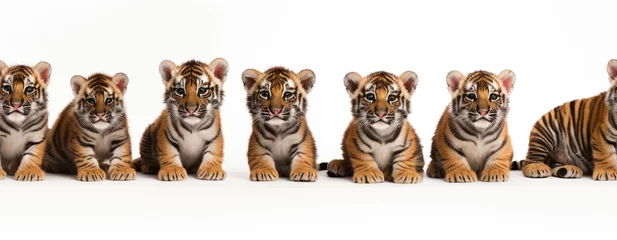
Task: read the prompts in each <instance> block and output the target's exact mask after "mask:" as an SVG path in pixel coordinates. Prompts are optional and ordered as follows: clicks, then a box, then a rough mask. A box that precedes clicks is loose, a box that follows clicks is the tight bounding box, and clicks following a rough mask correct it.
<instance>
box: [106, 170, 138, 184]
mask: <svg viewBox="0 0 617 240" xmlns="http://www.w3.org/2000/svg"><path fill="white" fill-rule="evenodd" d="M136 176H137V174H136V173H135V169H133V168H131V167H125V168H112V169H110V170H109V180H114V181H130V180H135V177H136Z"/></svg>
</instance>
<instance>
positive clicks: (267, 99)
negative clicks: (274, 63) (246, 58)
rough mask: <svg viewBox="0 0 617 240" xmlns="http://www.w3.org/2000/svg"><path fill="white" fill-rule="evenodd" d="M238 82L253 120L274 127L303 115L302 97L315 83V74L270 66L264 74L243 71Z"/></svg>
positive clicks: (303, 97)
mask: <svg viewBox="0 0 617 240" xmlns="http://www.w3.org/2000/svg"><path fill="white" fill-rule="evenodd" d="M242 82H243V83H244V90H246V92H247V98H246V104H247V108H248V109H249V112H250V113H251V116H252V118H253V120H254V121H255V122H256V123H266V124H268V125H272V126H278V125H282V124H284V123H291V122H295V121H297V120H299V118H300V117H301V116H304V114H305V113H306V107H307V104H306V95H307V94H308V93H309V92H310V91H311V89H312V88H313V85H314V84H315V73H313V71H311V70H309V69H305V70H302V71H300V72H299V73H297V74H296V73H294V72H292V71H290V70H288V69H285V68H282V67H273V68H270V69H268V70H267V71H265V72H264V73H261V72H259V71H257V70H254V69H247V70H245V71H244V72H243V73H242Z"/></svg>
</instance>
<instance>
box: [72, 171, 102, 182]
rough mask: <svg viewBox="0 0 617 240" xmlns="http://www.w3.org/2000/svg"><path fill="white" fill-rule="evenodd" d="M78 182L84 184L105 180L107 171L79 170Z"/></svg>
mask: <svg viewBox="0 0 617 240" xmlns="http://www.w3.org/2000/svg"><path fill="white" fill-rule="evenodd" d="M77 180H79V181H82V182H98V181H103V180H105V171H103V170H102V169H100V168H88V169H81V170H77Z"/></svg>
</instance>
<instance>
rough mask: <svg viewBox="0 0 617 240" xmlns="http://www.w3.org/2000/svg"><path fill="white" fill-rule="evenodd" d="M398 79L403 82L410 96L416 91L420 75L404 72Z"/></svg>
mask: <svg viewBox="0 0 617 240" xmlns="http://www.w3.org/2000/svg"><path fill="white" fill-rule="evenodd" d="M398 79H399V80H401V82H402V83H403V86H404V87H405V90H407V92H408V93H409V94H410V95H411V94H412V93H413V92H414V91H416V87H417V86H418V75H417V74H416V73H415V72H412V71H407V72H404V73H403V74H401V76H400V77H398Z"/></svg>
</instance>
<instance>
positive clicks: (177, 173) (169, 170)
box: [157, 128, 187, 181]
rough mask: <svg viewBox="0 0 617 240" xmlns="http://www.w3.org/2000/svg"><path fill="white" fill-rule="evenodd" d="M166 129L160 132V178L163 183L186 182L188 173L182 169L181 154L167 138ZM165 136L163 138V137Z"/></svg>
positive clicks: (158, 144) (158, 143)
mask: <svg viewBox="0 0 617 240" xmlns="http://www.w3.org/2000/svg"><path fill="white" fill-rule="evenodd" d="M164 134H165V129H164V128H161V130H159V137H158V141H157V152H158V154H157V155H158V157H159V164H160V169H159V173H158V178H159V180H161V181H182V180H186V177H187V172H186V169H184V167H182V161H181V160H180V153H179V152H178V149H177V148H175V147H174V146H173V145H171V143H170V142H169V141H168V140H167V138H166V137H165V135H164ZM161 136H163V137H161Z"/></svg>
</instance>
